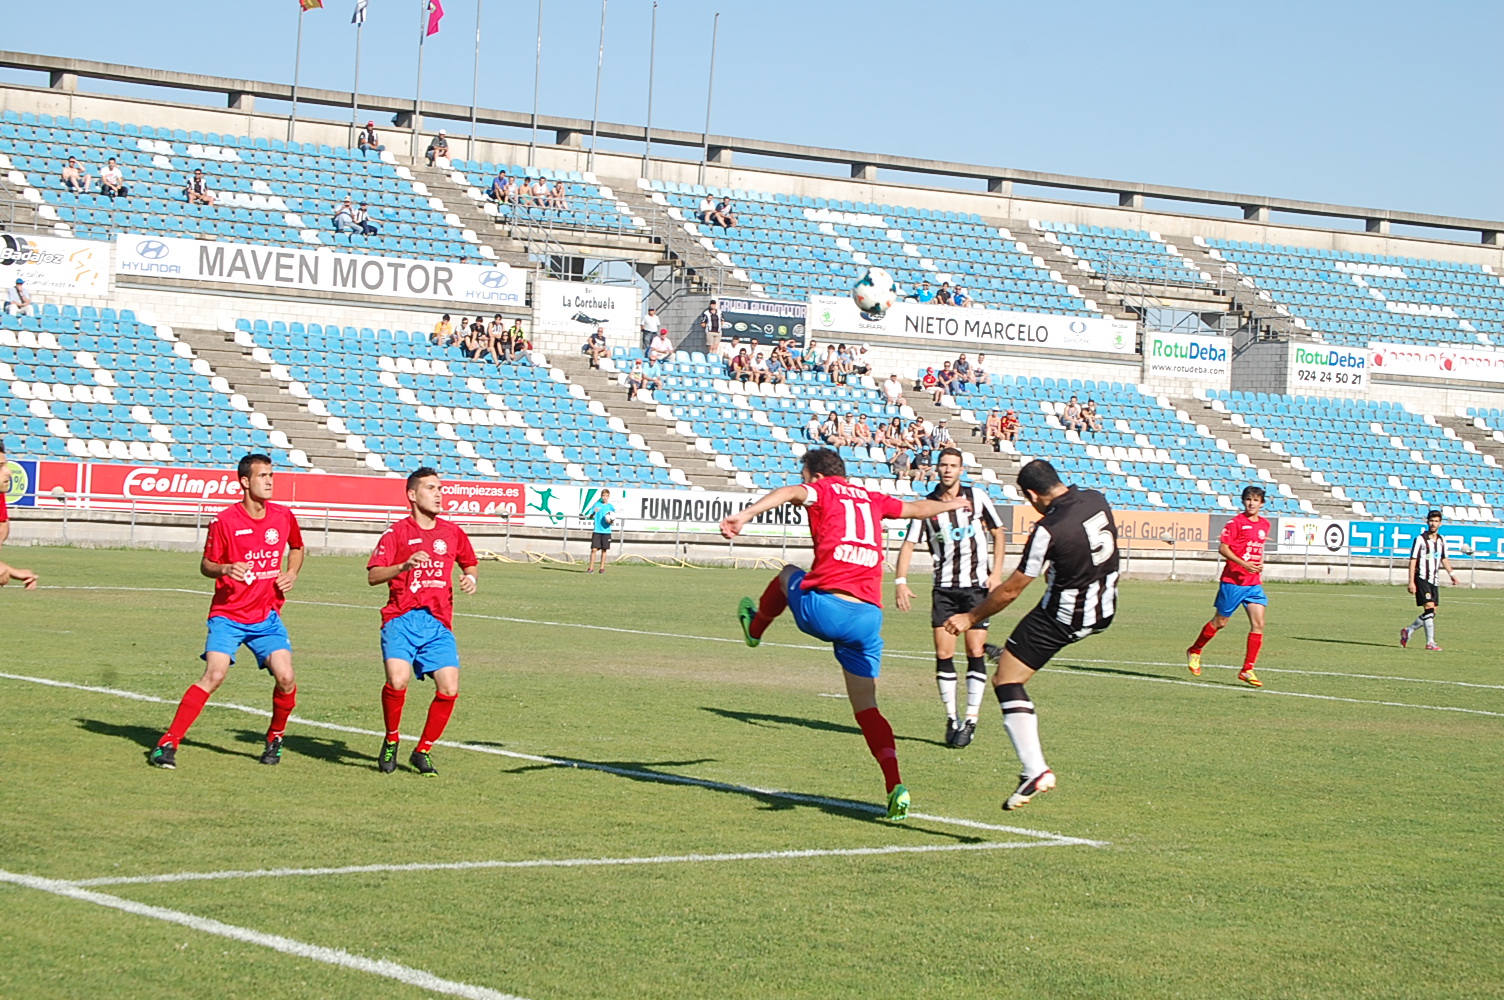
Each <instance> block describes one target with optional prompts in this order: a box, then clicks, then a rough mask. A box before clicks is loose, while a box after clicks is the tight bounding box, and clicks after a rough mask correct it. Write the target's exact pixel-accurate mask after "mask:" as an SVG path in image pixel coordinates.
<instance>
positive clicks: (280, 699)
mask: <svg viewBox="0 0 1504 1000" xmlns="http://www.w3.org/2000/svg"><path fill="white" fill-rule="evenodd" d="M297 703H298V689H297V688H296V687H294V688H293V689H292V690H291V691H288V692H286V693H285V694H284V693H283V691H282V689H281V688H275V687H274V688H272V724H271V725H270V726H269V727H268V728H267V730H266V738H267V739H269V740H280V739H281V738H282V733H283V732H285V731H286V729H287V717H288V716H289V715H291V714H292V710H293V707H294V706H295V705H297Z"/></svg>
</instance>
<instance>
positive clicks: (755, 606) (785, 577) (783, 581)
mask: <svg viewBox="0 0 1504 1000" xmlns="http://www.w3.org/2000/svg"><path fill="white" fill-rule="evenodd" d="M798 572H799V567H797V566H794V565H792V564H790V565H788V566H785V567H783V569H781V570H780V571H779V572H778V575H777V576H775V577H773V579H772V580H770V581H768V585H767V587H765V588H764V589H763V592H762V597H761V598H760V599H758V600H756V601H754V600H752V598H750V597H743V598H742V599H741V603H739V604H738V605H737V606H736V620H737V622H738V623H739V624H740V625H741V627H742V638H743V639H745V640H746V643H747V645H749V646H757V645H758V644H760V643H761V642H762V636H763V633H764V632H766V631H767V630H768V626H769V625H771V624H773V621H774V619H776V618H777V617H778V616H779V615H781V614H783V612H784V611H785V610H786V609H787V608H788V606H789V597H788V593H789V581H790V580H791V579H792V578H793V577H794V574H796V573H798Z"/></svg>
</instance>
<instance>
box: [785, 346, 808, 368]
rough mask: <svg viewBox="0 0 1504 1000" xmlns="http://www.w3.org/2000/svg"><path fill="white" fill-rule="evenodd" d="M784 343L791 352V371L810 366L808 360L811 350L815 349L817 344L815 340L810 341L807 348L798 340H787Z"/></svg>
mask: <svg viewBox="0 0 1504 1000" xmlns="http://www.w3.org/2000/svg"><path fill="white" fill-rule="evenodd" d="M784 344H785V345H786V346H787V348H788V352H789V371H791V372H802V371H804V370H805V369H806V368H808V367H809V365H808V364H807V363H806V362H807V360H808V358H809V356H810V351H811V350H813V349H814V346H815V345H814V342H813V341H811V342H810V345H809V347H807V348H806V347H805V346H804V345H803V344H801V343H799V342H798V341H797V340H796V341H793V342H790V341H787V340H786V341H784Z"/></svg>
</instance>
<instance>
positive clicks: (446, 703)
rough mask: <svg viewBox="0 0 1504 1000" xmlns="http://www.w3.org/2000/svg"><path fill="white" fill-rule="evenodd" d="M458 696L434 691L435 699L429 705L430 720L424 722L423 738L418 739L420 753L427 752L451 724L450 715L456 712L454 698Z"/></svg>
mask: <svg viewBox="0 0 1504 1000" xmlns="http://www.w3.org/2000/svg"><path fill="white" fill-rule="evenodd" d="M458 697H459V695H457V694H441V693H440V692H438V691H435V692H434V693H433V701H432V702H431V703H430V704H429V706H428V721H427V722H425V723H424V724H423V738H422V739H420V740H419V741H418V746H417V750H418V752H419V753H427V752H428V751H429V749H430V748H431V747H432V746H433V745H434V742H435V741H436V740H438V738H439V737H440V736H443V735H444V727H445V726H447V725H449V716H451V715H453V714H454V700H455V699H456V698H458Z"/></svg>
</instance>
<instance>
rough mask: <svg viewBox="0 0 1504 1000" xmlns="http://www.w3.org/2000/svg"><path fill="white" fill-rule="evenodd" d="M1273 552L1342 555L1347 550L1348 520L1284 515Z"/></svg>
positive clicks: (1272, 548)
mask: <svg viewBox="0 0 1504 1000" xmlns="http://www.w3.org/2000/svg"><path fill="white" fill-rule="evenodd" d="M1271 542H1272V544H1269V545H1267V546H1266V547H1267V548H1268V550H1269V551H1270V552H1278V553H1280V554H1281V555H1291V554H1294V555H1309V556H1342V555H1347V552H1348V548H1347V546H1348V522H1346V521H1333V520H1330V519H1328V518H1324V517H1282V518H1279V520H1278V528H1277V530H1276V532H1275V535H1274V538H1273V539H1271Z"/></svg>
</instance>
